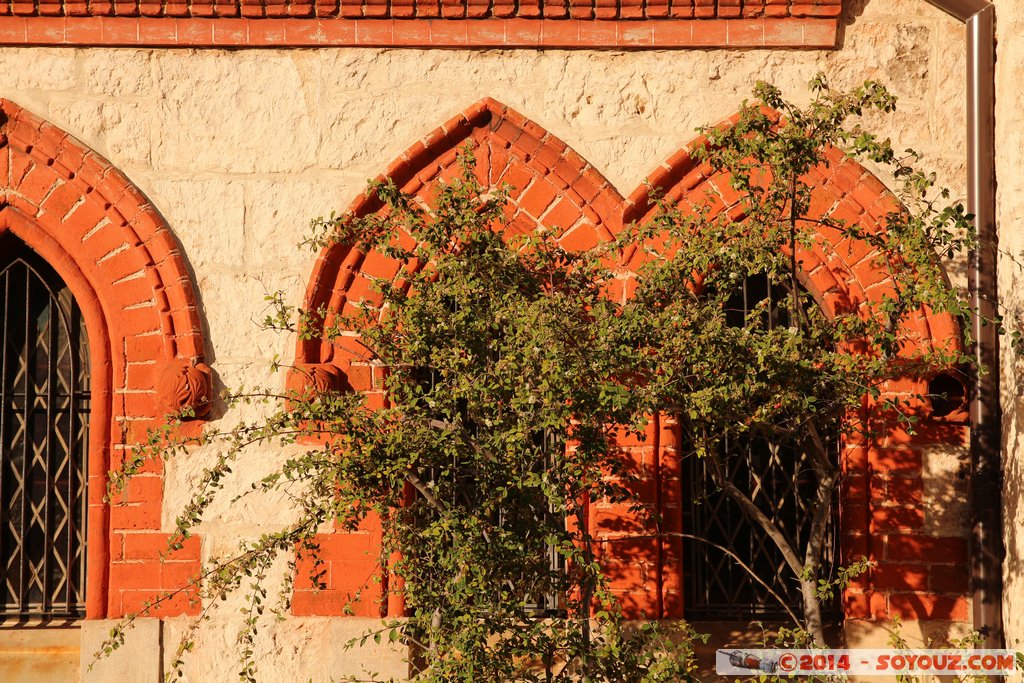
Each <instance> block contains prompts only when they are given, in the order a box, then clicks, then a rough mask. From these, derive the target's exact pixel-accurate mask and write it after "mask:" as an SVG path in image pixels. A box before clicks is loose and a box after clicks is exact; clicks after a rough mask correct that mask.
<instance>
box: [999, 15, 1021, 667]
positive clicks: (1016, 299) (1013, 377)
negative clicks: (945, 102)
mask: <svg viewBox="0 0 1024 683" xmlns="http://www.w3.org/2000/svg"><path fill="white" fill-rule="evenodd" d="M995 4H996V12H997V16H998V20H997V22H996V33H997V36H996V40H997V52H996V175H997V178H998V179H999V183H998V185H997V188H996V192H997V194H996V203H997V213H996V222H997V225H998V226H999V246H1000V248H1001V250H1002V251H1003V253H1002V255H1001V258H1000V264H999V288H1000V295H1001V297H1002V299H1001V302H1000V303H1001V308H1002V311H1003V313H1004V315H1005V316H1006V318H1007V320H1008V321H1009V325H1010V327H1011V329H1015V330H1018V331H1024V327H1022V320H1024V297H1022V290H1024V270H1022V267H1021V265H1020V263H1021V254H1022V253H1024V231H1022V230H1021V226H1022V224H1024V171H1022V169H1024V89H1022V88H1021V83H1022V82H1024V1H1022V0H997V2H996V3H995ZM1001 353H1002V359H1001V366H1002V377H1001V391H1002V403H1003V439H1004V449H1003V459H1004V460H1003V478H1004V481H1003V533H1004V538H1005V539H1006V560H1005V562H1004V565H1003V577H1004V586H1003V619H1004V622H1005V630H1006V646H1007V647H1011V648H1015V649H1018V650H1024V607H1022V605H1024V533H1022V532H1021V530H1022V529H1024V504H1022V496H1024V362H1022V360H1021V359H1020V357H1019V354H1018V353H1015V352H1014V351H1013V350H1012V349H1010V348H1009V345H1008V344H1005V343H1004V345H1003V349H1002V351H1001ZM1022 679H1024V677H1022V676H1020V675H1018V676H1017V677H1016V678H1015V679H1013V680H1015V681H1020V680H1022Z"/></svg>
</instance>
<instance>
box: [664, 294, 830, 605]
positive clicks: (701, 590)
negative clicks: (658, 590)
mask: <svg viewBox="0 0 1024 683" xmlns="http://www.w3.org/2000/svg"><path fill="white" fill-rule="evenodd" d="M785 296H786V295H785V294H784V293H783V292H780V291H778V290H777V289H775V290H773V288H772V287H771V285H770V283H769V281H768V278H767V277H765V276H752V277H749V278H747V279H746V280H745V281H744V283H743V285H742V287H741V289H740V291H738V292H737V293H736V294H735V295H734V296H733V297H732V299H731V300H730V302H729V304H728V308H727V320H728V321H729V324H730V325H733V326H737V327H739V326H743V325H745V324H746V323H747V320H748V316H749V315H750V314H751V311H753V310H754V308H755V307H756V306H757V305H758V304H759V303H761V302H764V301H765V300H766V299H770V300H771V303H772V305H771V307H770V311H769V312H768V313H765V314H763V315H767V316H769V319H768V320H765V321H763V322H765V323H766V324H767V325H768V326H769V327H772V326H775V325H788V324H789V321H788V315H787V310H786V306H785V305H784V297H785ZM834 444H835V447H836V448H837V449H838V442H837V441H834ZM723 449H724V450H725V452H728V453H729V454H730V457H728V458H726V459H725V460H724V462H725V463H727V470H726V473H725V474H726V476H727V477H728V478H729V480H730V481H732V482H733V483H735V484H736V485H737V486H738V487H739V488H740V490H742V491H745V492H747V493H748V494H749V495H750V498H751V499H752V500H753V501H754V503H755V504H756V505H757V506H758V507H759V508H760V509H761V510H762V511H763V512H764V513H765V514H766V515H767V516H768V517H769V519H771V520H772V522H773V523H775V524H776V525H778V526H779V528H780V529H781V530H782V531H783V533H784V534H785V535H786V537H787V539H788V540H789V541H790V543H792V544H795V545H796V546H797V547H803V544H804V543H805V542H806V540H807V537H808V534H809V533H810V526H811V515H812V511H811V509H810V506H809V505H808V504H807V503H806V502H805V501H807V500H810V499H811V496H812V494H813V492H814V491H815V490H816V488H817V477H816V476H815V474H814V470H813V468H812V467H811V463H810V462H809V459H808V458H807V456H806V455H805V454H804V453H802V452H798V451H795V450H793V449H788V448H783V447H780V446H778V445H777V444H773V443H771V442H769V441H768V440H766V439H761V438H746V439H743V440H741V441H739V442H735V441H733V442H727V443H725V444H724V445H723ZM837 457H838V451H837ZM683 482H684V484H683V485H684V486H685V487H686V489H685V490H684V491H683V500H684V501H686V505H685V506H684V512H683V524H684V528H685V531H686V532H687V533H691V534H694V535H697V536H701V537H703V538H705V539H707V540H708V541H711V542H712V543H715V544H718V545H720V546H723V547H725V548H728V549H730V550H731V551H733V552H734V553H736V555H738V556H739V557H740V559H742V560H743V562H744V563H745V564H746V565H747V566H749V567H750V568H751V569H753V571H754V572H755V573H756V574H757V575H758V576H759V577H760V578H761V579H762V580H764V581H765V582H766V583H767V584H768V585H769V586H770V587H771V589H772V590H773V591H775V592H776V593H777V594H778V595H779V596H781V597H782V598H783V599H784V600H785V601H786V603H787V604H788V606H789V608H790V609H792V610H793V611H794V612H796V613H797V614H799V613H800V604H801V598H800V590H799V585H798V584H797V582H796V579H795V578H793V576H792V572H791V570H790V569H789V568H788V566H787V565H786V563H785V560H783V558H782V554H781V553H780V552H779V550H778V549H777V548H776V547H775V544H774V543H773V542H772V541H771V540H770V539H769V538H768V537H767V536H766V535H765V534H764V532H763V531H761V529H760V527H759V526H757V525H756V523H754V522H751V521H750V520H749V519H748V517H747V516H746V515H745V514H744V512H743V511H742V509H740V507H739V506H738V505H737V504H736V503H734V502H733V501H732V499H731V498H729V497H728V496H727V495H725V494H724V493H722V492H721V491H719V490H718V489H717V487H716V486H715V484H714V482H713V480H712V477H711V474H710V472H708V470H707V466H706V464H705V462H704V461H703V460H702V459H700V458H697V457H693V456H691V457H688V458H687V459H686V465H685V471H684V479H683ZM833 521H834V515H833ZM835 553H836V544H835V542H834V524H833V528H832V530H830V531H829V534H828V538H827V540H826V550H825V554H824V557H825V562H824V567H823V571H822V576H828V575H829V573H830V571H831V568H832V567H833V566H835V561H836V555H835ZM684 554H685V564H684V574H685V576H684V583H685V596H684V605H685V609H686V617H687V618H688V619H691V620H707V621H735V620H746V619H766V620H785V619H788V615H787V613H786V611H785V608H784V607H783V606H782V605H780V604H779V601H778V600H777V599H776V598H774V597H773V596H772V595H771V594H770V593H769V592H768V591H767V590H766V589H765V588H764V586H762V585H760V584H759V583H757V582H756V581H755V580H754V579H753V578H751V576H750V574H749V573H748V572H747V571H746V570H744V569H743V568H742V567H740V566H738V565H737V563H736V562H735V560H733V559H732V558H731V557H729V556H728V555H726V554H725V553H723V552H722V551H720V550H718V549H717V548H715V547H713V546H711V545H709V544H707V543H700V542H696V541H693V542H688V543H686V545H685V550H684ZM831 607H832V608H833V611H834V606H831ZM826 609H827V608H826Z"/></svg>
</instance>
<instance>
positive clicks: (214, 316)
mask: <svg viewBox="0 0 1024 683" xmlns="http://www.w3.org/2000/svg"><path fill="white" fill-rule="evenodd" d="M1019 1H1020V0H1012V2H1011V1H1010V0H1002V2H1001V5H1005V4H1006V3H1007V2H1010V4H1011V5H1012V4H1013V2H1019ZM1000 9H1001V10H1002V8H1000ZM1009 14H1012V12H1002V13H1001V15H1000V16H1001V17H1006V16H1007V15H1009ZM1002 21H1003V20H1002V19H1001V23H1000V30H1001V31H1006V30H1011V29H1010V28H1007V24H1004V23H1002ZM1007 21H1008V22H1009V21H1010V20H1009V19H1008V20H1007ZM843 23H844V28H843V30H842V31H841V34H842V35H841V46H840V48H839V49H837V50H807V51H794V50H777V51H773V50H749V51H726V50H713V51H699V50H686V51H636V52H624V51H594V50H578V51H565V50H549V51H535V50H413V49H373V48H337V49H291V50H277V49H259V50H237V51H226V50H213V49H210V50H188V49H143V48H31V49H29V48H3V49H0V73H2V74H4V77H3V78H2V79H0V97H4V98H7V99H10V100H12V101H14V102H17V103H18V104H19V105H21V106H22V107H24V108H26V109H28V110H30V111H32V112H34V113H35V114H37V115H39V116H41V117H42V118H44V119H46V120H48V121H50V122H52V123H54V124H55V125H57V126H60V127H61V128H63V129H64V130H66V131H68V132H70V133H71V134H72V135H74V136H76V137H77V138H79V139H80V140H82V141H83V142H84V143H85V144H86V145H88V146H89V147H91V148H93V149H95V150H96V151H98V152H100V153H101V154H103V155H104V156H106V157H107V158H108V159H109V160H110V161H111V162H112V163H113V165H114V166H116V167H117V168H118V169H120V170H121V171H122V172H123V173H124V174H125V175H126V176H127V177H128V178H129V179H130V180H131V181H132V182H133V183H134V184H135V185H137V186H138V187H139V188H140V189H141V190H142V191H143V192H144V193H145V194H146V196H147V197H148V198H149V200H150V201H151V202H152V204H153V205H154V206H155V207H156V208H157V209H158V211H159V212H160V213H161V214H162V216H163V218H164V219H165V220H166V222H167V224H168V225H169V226H170V227H171V229H172V230H173V231H174V233H175V234H176V235H177V237H178V239H179V240H180V242H181V245H182V247H183V253H184V255H185V257H186V263H187V266H188V268H189V269H190V273H191V275H192V279H193V282H194V283H195V285H196V296H197V299H198V303H199V309H200V312H201V317H202V322H203V325H204V326H205V332H206V335H205V338H206V339H207V343H208V348H206V353H205V361H206V362H207V363H209V364H210V365H211V366H212V367H213V368H214V371H215V388H216V389H219V388H223V387H237V386H239V385H243V384H244V385H246V386H253V385H255V384H260V383H269V384H270V385H271V386H280V385H281V384H283V382H284V378H283V376H280V375H271V374H270V373H269V371H268V365H269V362H270V360H271V358H272V357H273V356H274V355H275V354H278V355H280V356H281V357H282V358H283V359H286V360H289V359H291V357H292V355H293V349H294V341H293V340H291V339H288V338H286V337H283V336H281V335H278V334H275V333H267V332H263V331H260V330H259V329H258V327H257V324H256V323H257V322H258V321H259V320H260V319H262V317H263V316H264V315H265V312H266V311H265V310H264V301H263V295H264V293H265V292H267V291H276V290H281V291H283V292H285V293H286V296H287V297H288V298H289V300H290V301H291V302H292V303H295V304H298V303H300V302H301V299H302V295H303V293H304V291H305V288H306V283H307V280H308V278H309V274H310V272H311V270H312V267H313V263H314V259H315V255H314V254H312V253H309V252H307V251H305V250H303V249H301V248H299V247H298V246H297V244H298V242H299V241H300V240H301V239H302V237H303V236H304V234H305V232H306V228H307V226H308V223H309V220H310V219H311V218H313V217H316V216H319V215H324V214H328V213H330V212H331V211H332V210H342V209H344V208H345V207H346V206H348V205H349V204H350V203H351V202H352V201H353V200H354V199H355V198H356V197H357V196H358V195H359V194H360V193H361V192H362V191H363V190H364V188H365V185H366V181H367V179H368V178H372V177H374V176H377V175H378V174H380V173H381V172H382V171H383V170H384V169H385V168H386V166H387V165H388V164H389V163H390V162H391V161H392V160H393V159H395V158H396V157H398V156H399V155H400V154H401V153H402V151H403V150H405V149H406V148H408V147H409V146H410V145H411V144H413V143H414V142H416V141H417V140H418V139H420V138H421V137H422V136H424V135H425V134H427V133H428V132H429V131H431V130H433V129H435V128H436V127H437V126H439V125H440V124H442V123H443V122H445V121H447V120H448V119H450V118H451V117H452V116H454V115H455V114H457V113H459V112H461V111H463V110H465V109H466V108H467V107H468V106H469V105H471V104H472V103H473V102H475V101H478V100H479V99H481V98H482V97H485V96H487V97H493V98H495V99H496V100H499V101H500V102H502V103H504V104H506V105H508V106H510V107H512V108H514V109H515V110H517V111H518V112H520V113H522V114H523V115H525V116H527V117H529V118H530V119H532V120H534V121H536V122H537V123H539V124H540V125H541V126H543V127H544V128H545V129H546V130H548V131H550V132H551V133H552V134H554V135H556V136H557V137H559V138H561V139H562V140H563V141H565V142H566V143H567V144H568V145H569V146H570V147H571V148H573V149H574V150H575V151H576V152H578V153H579V154H580V155H581V156H582V157H583V158H584V159H586V160H587V161H588V162H590V164H592V165H593V167H595V168H596V169H597V170H598V171H599V172H600V173H602V174H604V176H605V177H606V178H608V179H609V180H610V182H611V183H612V185H614V187H615V188H616V189H617V190H618V191H619V192H620V193H621V194H622V195H624V196H628V195H629V194H630V193H631V192H632V191H633V190H634V188H636V187H637V186H638V185H639V183H640V182H641V181H642V179H643V178H645V177H647V176H648V175H649V174H650V173H651V172H652V171H654V170H655V169H657V168H658V166H659V165H660V164H662V163H663V162H664V161H665V160H666V159H668V158H669V157H670V156H671V155H672V154H673V153H675V152H676V151H678V150H679V149H681V148H682V147H683V146H684V145H685V144H686V143H687V142H688V141H689V140H691V139H692V138H693V137H694V136H695V132H694V128H695V127H696V126H698V125H700V124H704V123H711V122H714V121H717V120H719V119H721V118H724V117H726V116H728V115H730V114H732V113H733V112H735V111H736V110H737V108H738V107H739V105H740V103H741V102H742V101H743V99H744V98H748V97H749V96H750V91H751V88H752V86H753V84H754V82H755V81H756V80H758V79H765V80H769V81H771V82H773V83H775V84H777V85H779V86H780V87H782V88H783V89H784V91H785V92H786V93H788V94H790V95H792V96H795V97H796V98H797V99H798V100H806V99H807V98H808V97H809V93H808V92H807V89H806V84H807V82H808V81H809V80H810V78H811V77H812V76H813V75H814V74H815V73H817V72H818V71H823V72H825V73H826V75H828V76H829V78H830V79H831V80H832V82H833V83H834V84H835V85H836V86H837V87H849V86H852V85H855V84H858V83H859V82H861V81H863V80H865V79H868V78H873V79H878V80H881V81H883V82H884V83H886V85H888V86H889V87H890V88H891V89H892V90H893V91H894V92H895V93H896V94H897V95H898V96H899V98H900V101H899V111H898V112H897V114H896V115H894V116H893V117H889V118H886V119H885V120H884V121H883V120H878V121H872V122H871V123H872V124H877V127H879V128H880V129H881V130H882V131H884V132H885V133H886V134H887V135H890V136H891V137H892V139H893V140H894V142H895V143H897V146H898V147H900V148H903V147H913V148H915V149H917V150H919V151H920V152H922V153H923V154H924V163H925V164H926V165H928V166H930V167H931V168H933V169H935V170H936V171H937V173H938V175H939V179H940V182H941V183H942V184H944V185H946V186H949V187H950V188H951V189H952V190H953V192H954V194H955V195H961V194H962V193H963V191H964V187H965V180H964V158H965V143H964V128H965V125H966V124H965V111H964V104H963V103H964V88H963V78H964V68H965V67H964V60H963V54H964V40H963V28H962V26H961V25H960V24H959V23H958V22H955V21H954V20H952V19H950V18H948V17H946V16H945V15H943V14H941V13H940V12H939V11H938V10H935V9H933V8H931V7H930V6H928V5H926V4H925V3H924V2H922V1H920V0H867V1H864V0H854V1H853V2H849V3H848V5H847V7H846V10H845V16H844V20H843ZM1002 35H1004V36H1006V35H1013V34H1006V33H1004V34H1002ZM1004 44H1005V43H1004ZM1005 49H1011V48H1005ZM1011 54H1012V53H1011ZM1000 77H1001V79H1002V80H1001V83H1002V84H1004V85H1005V87H1006V88H1009V89H1012V88H1013V84H1014V79H1015V78H1016V77H1015V76H1014V75H1013V73H1012V72H1008V71H1006V70H1005V69H1004V70H1003V71H1002V72H1001V76H1000ZM1017 80H1019V78H1018V79H1017ZM1011 91H1012V90H1011ZM1001 92H1005V90H1002V91H1001ZM1001 106H1004V107H1009V105H1007V104H1005V103H1001ZM1001 111H1002V110H1001ZM1007 111H1008V112H1009V113H1008V118H1009V119H1010V120H1013V116H1017V117H1019V116H1020V115H1019V113H1018V112H1017V109H1012V108H1009V109H1007ZM1018 127H1019V126H1018ZM1014 153H1016V152H1014ZM1007 154H1008V155H1009V154H1011V153H1010V152H1007ZM1001 163H1002V164H1003V166H1002V168H1003V169H1005V170H1006V172H1007V174H1008V175H1012V174H1013V173H1014V171H1012V170H1011V168H1012V166H1013V162H1012V161H1003V162H1001ZM1011 187H1012V185H1011V186H1008V187H1007V188H1006V189H1005V190H1004V188H1001V192H1002V194H1001V197H1002V200H1001V201H1002V202H1003V203H1001V212H1002V213H1001V216H1000V217H1001V219H1002V220H1003V222H1004V224H1006V223H1009V220H1008V219H1012V217H1013V216H1015V212H1016V213H1019V212H1020V211H1019V210H1018V209H1019V208H1020V207H1017V208H1014V207H1016V203H1020V202H1021V200H1019V199H1018V198H1017V196H1019V193H1016V195H1015V196H1013V197H1011V196H1010V195H1011V194H1013V193H1012V192H1011V191H1010V188H1011ZM1004 229H1005V228H1004ZM951 275H953V277H954V279H955V280H956V279H957V278H959V277H960V275H961V273H960V269H959V266H957V265H956V264H954V265H953V267H952V268H951ZM251 410H257V409H251ZM241 417H243V414H241V413H235V414H225V411H224V409H223V407H222V406H215V407H214V411H213V415H212V418H213V422H212V424H214V425H224V426H230V425H231V424H233V422H234V421H235V420H237V419H239V418H241ZM212 455H213V454H212V453H211V452H208V451H195V452H193V453H191V454H189V456H188V457H184V458H176V459H174V460H171V461H169V462H168V463H167V464H166V466H165V473H164V480H163V482H164V483H163V501H164V503H163V507H162V526H163V528H164V530H169V529H170V528H172V527H173V520H174V516H175V515H176V513H177V511H178V510H179V509H180V508H181V506H182V505H183V504H184V502H185V501H186V500H187V497H188V491H189V484H190V482H192V481H194V480H195V479H196V477H197V476H198V475H199V473H200V472H201V471H202V469H203V467H204V466H206V465H207V464H208V463H209V462H210V458H211V457H212ZM285 455H286V454H283V453H281V452H276V451H267V452H263V453H259V454H258V455H256V456H255V457H253V458H252V459H251V460H250V461H249V464H248V465H247V466H246V467H245V468H239V476H238V478H237V480H236V481H235V482H234V483H233V484H232V486H235V487H237V488H234V489H229V490H228V491H227V493H226V494H225V495H224V496H223V497H222V498H221V499H220V500H219V501H218V502H217V503H216V504H215V505H214V507H213V508H212V509H211V517H210V521H209V522H208V523H207V524H205V525H204V527H203V528H202V530H201V531H202V550H201V552H202V555H203V557H206V558H208V557H210V556H211V555H212V554H220V553H223V552H229V551H230V550H232V549H234V548H235V547H236V545H237V543H238V540H239V538H244V537H251V536H253V535H257V534H259V533H262V532H263V531H266V530H268V529H271V528H274V526H275V524H277V523H278V521H279V519H280V515H281V514H282V513H281V510H282V507H283V506H284V505H285V503H284V501H281V500H277V501H267V500H262V501H261V500H257V499H255V498H252V499H249V498H247V499H244V500H243V501H241V502H240V503H237V504H234V505H228V504H227V500H228V498H229V497H230V494H231V493H232V492H233V491H241V490H243V489H244V488H245V487H247V486H248V483H249V482H250V481H252V480H254V479H257V478H259V477H260V476H262V474H264V473H265V472H266V471H267V470H268V469H269V468H270V467H272V466H273V463H274V462H275V461H276V460H279V459H280V458H282V457H285ZM948 460H949V457H947V456H946V455H943V456H942V457H939V456H936V457H935V458H932V460H931V462H933V463H934V468H933V469H934V470H935V472H936V474H935V477H934V478H932V479H929V476H930V475H929V472H931V470H929V469H928V468H927V467H926V468H925V471H924V475H923V478H924V479H925V485H924V488H923V494H922V495H923V497H924V499H925V505H924V509H925V513H924V514H925V519H924V522H925V524H926V525H928V524H931V525H933V526H935V525H939V526H941V527H942V529H944V531H943V532H942V533H943V534H944V535H950V536H962V535H963V529H962V528H961V527H958V526H957V524H958V522H957V521H956V520H955V519H954V521H953V522H952V523H951V522H950V520H951V516H950V514H949V513H948V511H947V505H946V503H945V502H944V501H943V498H944V497H948V495H949V493H948V487H945V486H944V485H943V483H942V482H943V481H945V479H944V478H946V477H947V474H948V473H946V469H948V467H947V465H948V462H947V461H948ZM929 481H930V482H931V483H929ZM929 505H931V507H928V506H929ZM932 510H934V513H933V512H932ZM952 517H953V518H955V517H956V516H955V514H954V515H953V516H952ZM950 524H952V525H951V526H942V525H950ZM281 570H282V571H283V568H282V569H281ZM1014 585H1015V584H1014ZM1017 590H1019V588H1018V589H1017ZM883 611H884V610H883ZM236 614H237V611H236V610H234V609H233V606H232V605H231V604H230V603H229V604H228V605H226V606H225V607H224V608H223V609H221V610H219V611H218V612H216V613H215V617H214V622H213V623H212V624H211V625H209V626H208V627H204V637H203V640H202V644H201V645H200V651H199V652H197V654H196V656H195V657H194V659H193V661H192V662H190V664H189V669H188V672H189V680H196V681H208V680H228V679H231V678H233V677H234V675H235V673H234V672H235V667H236V657H235V655H234V654H233V653H232V643H233V638H234V630H233V622H234V621H235V619H234V617H235V615H236ZM185 619H186V618H185V617H176V618H172V619H167V620H166V621H165V623H163V624H162V625H159V626H157V627H146V628H147V629H149V630H148V631H146V633H142V632H141V631H140V636H139V637H140V640H139V641H138V642H139V643H140V645H138V649H137V650H134V652H135V653H136V656H139V657H149V658H152V657H158V658H159V657H160V656H163V657H164V659H165V660H167V659H169V658H170V657H171V656H172V655H173V646H174V642H175V637H176V636H175V634H178V633H181V631H182V630H183V628H184V625H185V623H186V621H185ZM1021 619H1024V617H1022V618H1021ZM341 622H345V623H341ZM369 623H370V622H357V621H351V620H349V621H346V620H345V619H344V618H336V619H328V618H313V617H309V618H303V619H297V618H296V619H291V620H289V621H286V622H283V623H280V624H275V625H273V626H272V627H269V628H268V631H267V632H266V634H265V636H266V639H265V640H264V641H263V642H264V644H263V645H262V646H261V647H263V648H265V649H264V650H262V651H261V652H262V653H263V654H262V655H261V661H262V666H263V675H264V676H266V677H267V679H268V680H276V679H280V680H285V679H287V680H298V679H302V680H304V679H305V678H306V677H313V678H314V680H322V679H324V678H325V677H326V676H327V675H335V676H338V675H341V674H343V673H360V671H359V669H358V665H359V663H360V662H365V661H367V660H372V661H373V662H374V663H375V664H379V666H378V667H377V668H376V670H378V671H380V670H382V669H385V668H387V670H389V671H399V670H400V669H401V666H402V665H401V662H400V657H398V655H396V654H395V653H390V654H386V653H383V652H376V653H374V654H372V655H368V656H365V657H363V658H361V659H360V658H355V659H353V658H348V655H342V654H339V652H338V650H339V642H342V641H343V640H347V639H348V637H350V636H346V637H345V638H342V637H341V635H342V632H344V633H345V634H351V635H353V636H354V635H358V632H359V631H360V630H361V629H363V628H365V627H367V626H368V625H369ZM1015 623H1016V622H1015ZM1022 625H1024V622H1022ZM107 628H109V624H102V623H99V622H98V623H96V624H93V625H90V626H89V627H88V628H87V629H86V631H85V633H84V636H85V639H86V640H85V641H83V642H87V643H90V644H93V643H95V642H96V637H97V633H102V632H103V631H104V630H105V629H107ZM218 629H219V630H218ZM929 633H930V631H929ZM147 634H148V635H147ZM130 638H131V636H130V637H129V640H130ZM865 638H867V636H865ZM160 642H162V643H163V646H162V649H161V648H160V647H157V646H155V645H153V644H154V643H160ZM141 643H148V644H149V645H141ZM85 649H87V648H83V652H84V650H85ZM161 652H162V653H163V654H162V655H160V654H159V653H161ZM111 665H112V666H116V664H114V662H113V660H112V661H111ZM159 666H160V664H159V662H156V663H154V667H156V669H154V670H157V669H159ZM353 667H355V668H353ZM389 667H390V668H389ZM114 670H115V671H116V669H114ZM107 671H111V670H110V669H107ZM146 675H149V674H146ZM88 676H92V678H90V679H89V680H107V679H104V678H103V677H102V676H101V675H100V674H88V675H87V678H88ZM281 676H284V677H285V678H280V677H281ZM140 680H141V679H140Z"/></svg>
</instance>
